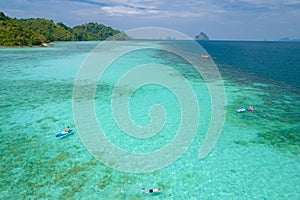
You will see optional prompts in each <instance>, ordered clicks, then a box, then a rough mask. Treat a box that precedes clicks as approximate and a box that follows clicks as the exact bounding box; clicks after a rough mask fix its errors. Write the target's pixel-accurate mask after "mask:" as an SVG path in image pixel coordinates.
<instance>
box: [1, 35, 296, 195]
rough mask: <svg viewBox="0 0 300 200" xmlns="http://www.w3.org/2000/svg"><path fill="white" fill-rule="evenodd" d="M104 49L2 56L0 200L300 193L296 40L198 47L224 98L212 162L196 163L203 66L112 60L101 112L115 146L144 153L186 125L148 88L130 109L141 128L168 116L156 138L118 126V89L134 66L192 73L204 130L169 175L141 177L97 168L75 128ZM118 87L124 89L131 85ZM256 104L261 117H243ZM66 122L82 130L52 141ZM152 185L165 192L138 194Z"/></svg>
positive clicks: (160, 93) (165, 95) (206, 110)
mask: <svg viewBox="0 0 300 200" xmlns="http://www.w3.org/2000/svg"><path fill="white" fill-rule="evenodd" d="M160 43H161V42H160ZM98 44H99V43H98V42H64V43H55V44H54V45H53V46H52V47H49V48H15V49H10V48H2V49H0V70H1V74H0V80H1V82H0V91H1V93H0V107H1V112H0V117H1V118H0V119H1V126H0V144H1V145H0V159H1V160H0V174H1V176H0V199H299V198H300V195H299V191H300V123H299V119H300V82H299V80H300V79H299V73H300V57H299V55H300V43H282V42H229V41H226V42H225V41H209V42H203V43H201V44H202V45H203V47H204V48H205V49H206V50H207V52H208V53H209V54H210V56H211V57H212V58H213V60H214V61H215V63H216V64H217V66H218V69H219V71H220V73H221V75H222V77H223V81H224V85H225V91H226V106H225V108H224V109H226V119H225V124H224V127H223V130H222V133H221V136H220V138H219V140H218V142H217V144H216V146H215V147H214V149H213V150H212V152H211V153H210V154H209V155H208V156H207V157H205V158H204V159H198V153H199V148H200V146H201V144H202V142H203V138H204V136H205V134H206V132H207V129H208V124H209V122H210V118H211V113H210V106H211V105H210V97H209V93H208V90H207V87H206V84H205V82H204V81H203V80H202V78H201V76H200V75H199V74H198V73H197V71H196V70H195V69H193V68H192V66H191V65H189V64H188V63H187V62H185V61H184V60H183V59H182V58H179V57H178V56H175V55H173V54H170V53H168V52H165V51H163V50H157V49H144V50H140V51H134V52H131V53H129V54H127V55H124V56H122V57H121V58H120V59H118V60H116V61H115V62H114V63H113V64H112V66H111V68H109V70H107V71H106V72H105V76H104V78H103V79H102V80H101V81H100V82H99V85H98V87H97V91H96V97H95V110H96V117H97V119H98V120H99V122H101V126H102V128H103V129H104V130H105V131H106V133H107V137H108V138H109V139H110V141H112V142H113V143H114V144H115V145H117V146H119V147H121V148H123V149H125V150H127V151H130V152H138V153H145V152H151V151H155V150H157V149H160V148H162V147H164V146H165V145H167V144H168V143H170V142H171V141H172V138H174V137H175V136H176V131H177V129H178V124H180V102H178V101H177V100H176V95H175V94H173V93H172V92H170V91H169V90H168V89H167V88H164V87H162V86H160V85H158V84H150V85H144V86H143V87H141V88H140V89H138V90H136V91H135V92H134V93H133V95H132V98H131V100H130V103H129V105H130V107H129V112H130V115H131V118H132V120H133V121H134V122H135V123H136V124H138V125H140V126H145V125H147V124H148V123H149V120H150V119H149V116H148V109H149V107H151V105H154V104H161V105H163V107H164V109H165V111H166V113H167V119H166V122H165V124H164V127H163V128H162V129H161V130H160V132H159V133H158V134H157V135H158V136H157V137H152V138H149V139H148V140H141V139H136V138H132V137H130V136H128V135H126V134H123V132H122V131H120V130H119V129H118V127H117V125H116V124H115V121H114V116H113V115H112V111H111V109H112V108H111V106H110V104H111V97H112V91H113V89H114V85H115V84H116V82H117V81H118V79H119V78H120V77H122V74H124V73H126V71H128V70H130V69H131V68H132V66H136V65H142V64H147V63H160V64H164V65H168V66H171V67H173V68H174V69H176V70H177V71H179V72H180V73H181V74H183V75H184V76H185V78H186V79H187V80H188V82H189V84H190V85H191V86H192V88H193V90H194V91H195V93H196V96H197V98H198V100H199V107H200V122H199V129H198V131H197V135H196V137H195V139H194V140H193V142H192V144H191V146H190V147H189V148H188V150H187V151H186V152H185V153H184V154H183V155H182V156H181V157H180V158H179V159H177V160H176V161H175V162H173V163H172V164H171V165H169V166H167V167H165V168H162V169H160V170H157V171H154V172H150V173H137V174H135V173H126V172H122V171H118V170H114V169H113V168H110V167H107V166H105V165H103V164H102V163H100V162H99V161H98V160H96V159H95V158H94V157H93V156H92V155H91V154H90V153H89V152H88V151H87V150H86V148H85V146H84V145H83V143H82V142H81V140H80V137H79V135H78V133H77V131H76V124H75V122H74V119H73V113H72V91H73V85H74V80H75V78H76V75H77V72H78V70H79V69H80V66H81V64H82V63H83V62H84V60H85V59H86V57H87V56H88V55H89V53H90V51H91V50H92V49H94V48H95V47H96V46H97V45H98ZM200 55H201V54H199V56H200ZM203 62H205V60H204V61H203ZM172 75H173V76H174V74H172V73H170V76H172ZM122 89H123V90H122ZM120 91H121V92H124V94H125V93H128V90H127V89H126V87H124V88H121V90H120ZM120 95H122V94H120ZM249 105H253V106H254V107H255V108H256V110H255V112H253V113H250V112H246V113H236V112H235V110H236V109H238V108H243V107H248V106H249ZM68 125H70V126H71V127H72V128H73V129H74V133H73V134H70V135H68V136H67V137H63V138H56V137H55V134H56V133H57V132H60V131H62V130H63V129H65V127H66V126H68ZM155 187H160V188H161V190H162V191H161V192H160V193H158V194H143V193H142V192H141V190H140V188H155Z"/></svg>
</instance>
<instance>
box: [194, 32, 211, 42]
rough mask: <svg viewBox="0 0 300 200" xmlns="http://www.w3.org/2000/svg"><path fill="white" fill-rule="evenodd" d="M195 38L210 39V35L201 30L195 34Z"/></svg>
mask: <svg viewBox="0 0 300 200" xmlns="http://www.w3.org/2000/svg"><path fill="white" fill-rule="evenodd" d="M195 40H209V37H208V35H206V34H205V33H203V32H201V33H199V34H198V35H196V36H195Z"/></svg>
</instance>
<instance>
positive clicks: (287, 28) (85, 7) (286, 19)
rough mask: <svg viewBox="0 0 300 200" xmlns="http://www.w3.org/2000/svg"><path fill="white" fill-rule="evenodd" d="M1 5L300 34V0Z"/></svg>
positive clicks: (272, 36) (34, 13) (254, 35)
mask: <svg viewBox="0 0 300 200" xmlns="http://www.w3.org/2000/svg"><path fill="white" fill-rule="evenodd" d="M0 11H1V12H4V13H5V14H6V15H7V16H10V17H16V18H31V17H33V18H47V19H52V20H53V21H54V22H63V23H64V24H66V25H68V26H70V27H73V26H76V25H80V24H83V23H88V22H97V23H100V24H104V25H107V26H110V27H112V28H115V29H118V30H121V31H127V30H130V29H134V28H143V27H162V28H168V29H173V30H176V31H179V32H181V33H183V34H186V35H188V36H190V37H192V38H194V37H195V35H197V34H199V33H200V32H204V33H206V34H207V35H208V36H209V38H210V39H212V40H261V41H264V40H279V39H280V38H284V37H289V38H291V39H296V38H297V39H298V38H300V20H299V19H300V0H205V1H204V0H1V1H0Z"/></svg>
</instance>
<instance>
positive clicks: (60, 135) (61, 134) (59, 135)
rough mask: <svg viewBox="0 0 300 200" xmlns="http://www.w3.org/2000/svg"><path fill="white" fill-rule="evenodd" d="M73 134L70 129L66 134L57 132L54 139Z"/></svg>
mask: <svg viewBox="0 0 300 200" xmlns="http://www.w3.org/2000/svg"><path fill="white" fill-rule="evenodd" d="M72 132H73V130H72V129H71V130H69V131H68V132H64V131H62V132H59V133H57V134H56V135H55V137H62V136H66V135H69V134H70V133H72Z"/></svg>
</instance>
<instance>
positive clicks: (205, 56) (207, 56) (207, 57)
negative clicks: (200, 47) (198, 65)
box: [201, 55, 210, 59]
mask: <svg viewBox="0 0 300 200" xmlns="http://www.w3.org/2000/svg"><path fill="white" fill-rule="evenodd" d="M201 57H202V58H205V59H210V56H209V55H201Z"/></svg>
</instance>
